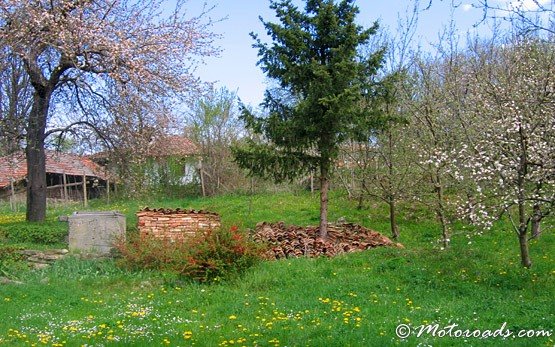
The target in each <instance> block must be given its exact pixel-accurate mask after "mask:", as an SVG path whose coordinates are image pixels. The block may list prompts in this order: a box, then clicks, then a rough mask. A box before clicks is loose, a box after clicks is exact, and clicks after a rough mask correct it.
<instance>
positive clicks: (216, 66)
mask: <svg viewBox="0 0 555 347" xmlns="http://www.w3.org/2000/svg"><path fill="white" fill-rule="evenodd" d="M455 1H456V2H457V3H458V5H459V6H457V7H456V8H454V9H453V8H452V7H451V6H450V4H451V0H433V4H432V6H431V8H430V9H428V10H423V11H421V12H419V13H420V14H419V20H418V27H417V31H416V36H415V41H418V42H421V44H422V46H423V47H426V46H428V47H429V46H430V44H432V43H434V42H437V41H438V34H439V33H440V32H441V30H442V28H444V27H445V26H447V25H449V23H450V21H451V18H453V19H454V22H455V23H456V27H457V29H458V30H459V32H460V34H461V35H465V33H466V32H467V31H471V32H472V31H473V30H484V31H485V30H487V28H484V25H481V26H479V27H478V28H475V27H474V26H473V25H474V24H476V23H478V22H479V21H480V19H481V17H482V10H481V9H479V8H474V7H473V6H472V5H470V4H468V3H465V2H464V0H462V1H460V0H455ZM492 1H494V2H497V3H502V4H503V5H511V4H513V5H514V3H515V1H519V0H512V1H511V0H492ZM520 1H523V2H525V3H526V2H530V1H532V2H533V1H534V0H520ZM541 1H551V0H541ZM206 3H207V6H208V7H212V6H214V8H213V9H212V10H211V11H210V12H209V17H211V18H213V19H222V20H221V21H219V22H217V23H216V24H214V26H213V31H214V32H216V33H218V34H220V35H221V39H219V40H217V41H216V42H215V45H216V46H218V47H220V49H221V50H222V51H221V53H220V55H219V56H218V57H210V58H207V59H205V62H204V64H203V65H200V66H199V67H198V68H197V71H196V74H197V75H198V76H199V77H200V78H201V79H202V80H203V81H206V82H214V85H215V87H216V88H219V87H226V88H227V89H229V90H231V91H236V92H237V95H238V96H239V98H240V99H241V101H242V102H243V103H245V104H247V105H251V106H258V105H259V104H260V103H261V102H262V99H263V95H264V90H265V88H266V78H265V76H264V74H263V73H262V71H261V70H260V68H259V67H258V66H257V65H256V62H257V60H258V58H257V50H256V49H255V48H252V44H253V42H254V41H253V39H252V38H251V37H250V36H249V33H250V32H254V33H257V34H259V35H260V36H261V38H264V37H266V36H265V35H266V34H265V30H264V27H263V25H262V23H261V22H260V20H259V16H261V17H262V18H264V20H270V21H274V20H275V17H274V16H273V11H272V10H270V9H269V0H206ZM294 3H296V4H299V5H300V7H303V5H302V4H303V1H301V0H295V1H294ZM355 3H356V5H357V6H358V7H359V9H360V13H359V16H358V22H359V24H361V25H363V26H364V27H368V26H370V25H371V24H372V23H373V22H374V21H375V20H379V22H380V26H381V27H382V28H388V30H389V31H390V32H392V33H393V32H395V29H396V28H397V23H398V19H399V18H406V13H407V11H409V12H410V11H412V8H413V6H414V5H413V1H410V0H385V1H384V0H357V1H356V2H355ZM421 3H422V4H421V5H420V8H421V9H423V8H425V7H426V6H427V5H428V0H421ZM203 4H204V2H203V1H201V0H189V2H188V5H187V6H189V10H188V11H189V14H190V15H198V14H199V13H201V11H202V8H203Z"/></svg>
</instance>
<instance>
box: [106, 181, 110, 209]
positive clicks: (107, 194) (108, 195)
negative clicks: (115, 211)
mask: <svg viewBox="0 0 555 347" xmlns="http://www.w3.org/2000/svg"><path fill="white" fill-rule="evenodd" d="M106 198H108V204H109V203H110V179H109V178H107V179H106Z"/></svg>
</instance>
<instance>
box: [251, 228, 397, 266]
mask: <svg viewBox="0 0 555 347" xmlns="http://www.w3.org/2000/svg"><path fill="white" fill-rule="evenodd" d="M253 239H254V240H255V241H256V242H261V243H265V244H267V245H268V250H267V251H266V253H265V254H264V256H265V258H267V259H282V258H294V257H319V256H328V257H332V256H335V255H337V254H341V253H347V252H357V251H363V250H367V249H370V248H374V247H378V246H393V247H403V246H402V245H401V244H398V243H395V242H393V241H391V240H390V239H388V238H387V237H385V236H383V235H382V234H380V233H378V232H375V231H372V230H370V229H367V228H365V227H363V226H360V225H357V224H352V223H344V224H330V225H329V226H328V237H327V238H326V239H325V240H324V239H322V238H320V236H319V231H318V227H315V226H308V227H299V226H295V225H290V226H286V225H285V224H284V223H283V222H278V223H265V222H263V223H258V224H257V225H256V228H255V230H254V232H253Z"/></svg>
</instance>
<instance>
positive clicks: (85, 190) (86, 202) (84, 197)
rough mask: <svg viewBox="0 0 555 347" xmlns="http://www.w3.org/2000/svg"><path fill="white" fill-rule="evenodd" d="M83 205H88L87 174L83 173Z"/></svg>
mask: <svg viewBox="0 0 555 347" xmlns="http://www.w3.org/2000/svg"><path fill="white" fill-rule="evenodd" d="M83 205H84V206H85V207H87V206H88V201H87V176H86V175H83Z"/></svg>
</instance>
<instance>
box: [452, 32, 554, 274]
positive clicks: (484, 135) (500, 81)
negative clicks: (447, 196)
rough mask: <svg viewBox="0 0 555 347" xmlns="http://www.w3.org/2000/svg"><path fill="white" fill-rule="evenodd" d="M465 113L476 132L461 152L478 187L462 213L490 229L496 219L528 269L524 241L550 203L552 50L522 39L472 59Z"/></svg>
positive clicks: (537, 229) (537, 230)
mask: <svg viewBox="0 0 555 347" xmlns="http://www.w3.org/2000/svg"><path fill="white" fill-rule="evenodd" d="M476 57H477V59H475V62H479V63H478V64H475V66H474V73H472V74H470V76H472V77H473V81H472V83H470V84H469V86H470V88H471V89H472V90H471V91H470V93H469V95H471V96H472V98H473V100H472V101H473V102H472V104H473V105H474V107H473V108H471V109H470V112H471V113H474V114H475V115H478V119H480V120H481V121H479V122H480V124H478V126H481V129H482V131H481V132H477V133H476V135H477V137H476V141H475V142H474V143H470V144H469V145H468V147H467V148H463V150H461V152H460V153H459V154H460V158H462V160H463V170H462V171H464V172H466V173H467V175H468V176H469V177H470V178H471V179H473V180H474V182H475V185H476V199H475V202H474V203H473V204H471V205H469V207H470V208H469V209H468V210H467V212H468V213H470V214H471V220H473V221H474V222H476V223H480V224H484V225H486V226H487V225H490V224H491V223H492V222H493V220H494V219H496V218H497V217H498V216H499V215H500V214H505V215H507V216H508V218H509V219H510V221H511V223H512V226H513V228H514V231H515V232H516V233H517V235H518V239H519V244H520V254H521V261H522V265H523V266H525V267H530V266H531V265H532V262H531V259H530V254H529V252H528V241H529V239H530V238H533V237H536V236H538V235H539V233H540V222H541V221H542V219H544V218H545V217H546V216H548V215H549V214H551V213H552V212H553V211H554V205H555V78H554V76H555V50H554V49H553V46H552V44H549V43H545V42H542V41H539V40H534V39H532V40H530V39H520V40H518V41H516V42H510V43H509V44H506V45H504V46H503V47H493V46H492V47H490V48H487V49H482V50H481V51H480V52H477V54H476Z"/></svg>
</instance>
